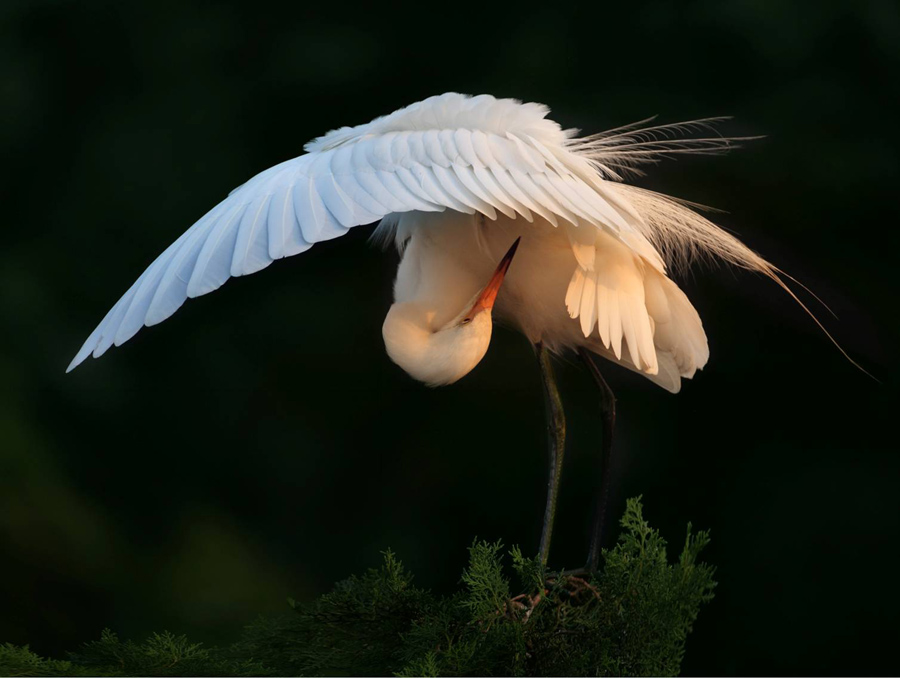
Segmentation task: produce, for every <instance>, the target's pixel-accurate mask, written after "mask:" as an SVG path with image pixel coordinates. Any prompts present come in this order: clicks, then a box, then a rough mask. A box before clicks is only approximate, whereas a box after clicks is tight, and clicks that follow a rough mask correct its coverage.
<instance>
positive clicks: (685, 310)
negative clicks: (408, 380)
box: [69, 93, 783, 567]
mask: <svg viewBox="0 0 900 678" xmlns="http://www.w3.org/2000/svg"><path fill="white" fill-rule="evenodd" d="M547 113H548V109H547V108H546V107H545V106H543V105H540V104H535V103H524V104H523V103H520V102H518V101H515V100H512V99H496V98H494V97H492V96H487V95H482V96H475V97H469V96H464V95H460V94H454V93H448V94H444V95H441V96H436V97H431V98H429V99H426V100H424V101H421V102H419V103H415V104H413V105H411V106H408V107H406V108H402V109H400V110H398V111H396V112H394V113H392V114H390V115H388V116H385V117H381V118H377V119H376V120H373V121H372V122H370V123H368V124H364V125H359V126H356V127H343V128H341V129H338V130H334V131H332V132H329V133H328V134H326V135H325V136H323V137H320V138H318V139H316V140H314V141H312V142H310V143H308V144H307V145H306V147H305V150H306V153H305V154H303V155H301V156H299V157H297V158H294V159H292V160H287V161H285V162H282V163H281V164H279V165H276V166H275V167H272V168H271V169H268V170H266V171H264V172H262V173H260V174H258V175H257V176H255V177H254V178H252V179H251V180H250V181H248V182H247V183H245V184H244V185H242V186H240V187H239V188H237V189H235V190H234V191H232V192H231V193H230V194H229V195H228V197H227V198H225V199H224V200H223V201H222V202H221V203H219V204H218V205H217V206H216V207H214V208H213V209H212V210H211V211H210V212H209V213H207V214H206V215H205V216H203V217H202V218H201V219H200V220H199V221H197V222H196V223H195V224H194V225H193V226H191V228H189V229H188V230H187V231H186V232H185V233H184V234H183V235H182V236H181V237H180V238H178V239H177V240H176V241H175V242H174V243H173V244H172V245H171V246H170V247H169V248H168V249H166V250H165V251H164V252H163V253H162V254H161V255H160V256H159V257H158V258H157V259H156V260H155V261H154V262H153V263H152V264H151V265H150V267H149V268H147V270H146V271H144V273H143V274H142V275H141V276H140V277H139V278H138V280H137V282H135V283H134V285H132V286H131V288H130V289H129V290H128V291H127V292H126V293H125V295H124V296H123V297H122V298H121V299H120V300H119V301H118V303H116V305H115V306H113V308H112V310H110V311H109V313H108V314H107V315H106V317H105V318H104V319H103V321H102V322H101V323H100V325H99V326H98V327H97V328H96V329H95V330H94V332H93V333H92V334H91V335H90V336H89V337H88V339H87V341H86V342H85V343H84V346H83V347H82V348H81V350H80V351H78V354H77V355H76V356H75V358H74V359H73V360H72V363H71V364H70V365H69V370H72V369H73V368H75V367H76V366H77V365H79V364H80V363H81V362H82V361H84V360H85V359H86V358H87V357H88V356H89V355H93V356H94V357H95V358H97V357H99V356H101V355H103V354H104V353H105V352H106V351H107V349H109V348H110V347H111V346H113V345H116V346H119V345H121V344H122V343H124V342H125V341H127V340H128V339H130V338H131V337H133V336H134V335H135V333H136V332H137V331H138V330H140V329H141V327H143V326H144V325H148V326H149V325H155V324H157V323H159V322H162V321H163V320H165V319H166V318H168V317H169V316H170V315H172V314H173V313H174V312H175V311H176V310H177V309H178V308H179V307H180V306H181V305H182V304H183V303H184V301H185V300H186V299H188V298H190V297H197V296H200V295H203V294H206V293H208V292H212V291H213V290H215V289H217V288H218V287H219V286H221V285H222V284H223V283H224V282H225V281H226V280H228V278H230V277H232V276H241V275H246V274H249V273H255V272H256V271H259V270H261V269H263V268H265V267H266V266H268V265H269V264H271V263H272V262H273V261H275V260H276V259H281V258H283V257H288V256H291V255H294V254H299V253H300V252H304V251H306V250H308V249H309V248H310V247H312V245H313V244H315V243H317V242H320V241H323V240H328V239H331V238H335V237H338V236H340V235H343V234H344V233H346V232H347V231H348V229H350V228H352V227H354V226H360V225H364V224H371V223H374V222H378V221H379V220H380V224H379V226H378V227H377V229H376V231H375V233H374V237H375V238H376V239H378V240H379V241H381V242H382V243H384V244H393V245H394V246H396V247H397V249H398V250H399V251H400V252H401V254H402V258H401V261H400V265H399V269H398V271H397V278H396V283H395V286H394V297H395V301H394V304H393V305H392V306H391V307H390V310H389V311H388V313H387V317H386V318H385V321H384V326H383V337H384V343H385V348H386V350H387V353H388V355H389V356H390V358H391V360H393V361H394V362H395V363H397V364H398V365H399V366H400V367H401V368H403V369H404V370H405V371H406V372H408V373H409V374H410V375H411V376H412V377H413V378H415V379H417V380H419V381H421V382H424V383H425V384H428V385H430V386H438V385H443V384H450V383H453V382H455V381H456V380H458V379H460V378H461V377H463V376H464V375H466V374H467V373H468V372H470V371H471V370H472V369H473V368H474V367H475V366H476V365H477V364H478V362H479V361H480V360H481V359H482V358H483V357H484V355H485V352H486V351H487V349H488V344H489V343H490V339H491V331H492V324H493V319H497V320H499V321H501V322H504V323H506V324H507V325H509V326H511V327H513V328H515V329H517V330H518V331H520V332H521V333H522V334H524V335H525V336H526V337H527V338H528V340H529V341H530V342H532V344H534V345H535V347H536V349H537V353H538V357H539V361H540V366H541V374H542V376H543V379H544V386H545V396H546V403H547V409H548V416H549V425H550V426H549V430H550V434H551V435H550V453H551V460H550V468H551V473H550V482H549V488H548V499H547V509H546V514H545V520H544V529H543V533H542V538H541V549H540V552H541V557H542V558H543V559H544V561H545V562H546V558H547V554H548V551H549V545H550V536H551V531H552V524H553V514H554V512H555V505H556V496H557V492H558V487H559V469H560V467H561V463H562V456H563V444H564V432H565V423H564V419H563V413H562V406H561V401H560V399H559V394H558V393H557V391H556V386H555V382H554V379H553V374H552V370H551V365H550V353H561V352H563V351H566V350H574V351H577V352H578V353H579V354H580V356H581V357H582V359H583V360H584V361H585V363H586V364H587V365H588V366H589V368H590V369H591V373H592V375H593V376H594V378H595V379H596V381H597V383H598V385H599V386H600V388H601V391H602V393H603V412H604V431H605V432H604V462H603V466H604V469H605V470H604V472H603V474H602V479H601V490H600V501H599V502H598V509H597V513H596V514H595V530H594V536H593V538H592V545H591V551H590V557H589V566H593V567H595V566H596V562H597V557H598V555H599V533H600V532H601V531H602V524H603V510H604V509H603V506H604V505H605V497H606V493H607V489H608V476H609V473H608V472H607V470H608V465H609V456H610V449H611V435H612V427H613V421H614V400H613V397H612V393H611V392H610V391H609V388H608V387H607V386H606V384H605V382H604V381H603V378H602V377H601V376H600V373H599V371H597V368H596V366H595V364H594V363H593V362H592V356H593V355H599V356H602V357H603V358H605V359H607V360H610V361H612V362H615V363H617V364H619V365H622V366H624V367H626V368H628V369H630V370H633V371H635V372H637V373H639V374H641V375H643V376H645V377H646V378H648V379H650V380H651V381H653V382H654V383H656V384H658V385H659V386H661V387H662V388H664V389H666V390H668V391H671V392H672V393H676V392H677V391H678V390H679V389H680V388H681V381H682V379H690V378H691V377H693V376H694V374H695V373H696V372H697V370H699V369H701V368H702V367H703V366H704V365H705V364H706V362H707V360H708V358H709V348H708V346H707V340H706V335H705V333H704V330H703V325H702V323H701V321H700V318H699V316H698V315H697V312H696V311H695V310H694V307H693V306H692V305H691V303H690V301H688V299H687V297H686V296H685V294H684V293H683V292H682V291H681V289H679V287H678V286H677V285H676V284H675V282H673V280H672V279H671V278H670V277H669V275H668V273H669V271H670V269H671V268H672V267H673V266H677V265H685V264H689V263H690V261H691V260H692V258H693V257H694V256H695V255H698V254H711V255H714V256H716V257H718V258H719V259H721V260H724V261H725V262H727V263H729V264H733V265H736V266H739V267H742V268H745V269H749V270H752V271H757V272H759V273H762V274H764V275H766V276H768V277H770V278H772V279H773V280H775V281H776V282H778V283H779V284H782V283H781V281H780V279H779V277H778V271H777V270H776V269H775V268H774V267H773V266H772V265H771V264H769V263H768V262H766V261H765V260H764V259H762V258H761V257H760V256H758V255H757V254H755V253H754V252H752V251H751V250H750V249H748V248H747V247H746V246H744V245H743V244H742V243H741V242H740V241H739V240H737V239H736V238H735V237H733V236H731V235H729V234H728V233H726V232H724V231H722V230H721V229H719V228H718V227H717V226H715V225H714V224H712V223H711V222H710V221H708V220H707V219H706V218H704V217H703V216H701V215H700V214H698V213H697V212H695V211H694V210H693V209H691V207H690V206H689V205H688V204H687V203H684V202H681V201H678V200H675V199H673V198H670V197H666V196H664V195H661V194H658V193H654V192H652V191H648V190H644V189H641V188H636V187H633V186H629V185H627V184H625V183H623V181H622V178H623V174H625V173H627V171H628V170H631V169H633V168H634V167H635V166H636V165H639V164H641V163H643V162H652V161H654V160H656V159H658V158H659V157H661V156H666V155H670V154H676V153H698V152H701V153H702V152H716V151H721V150H725V149H727V148H729V146H730V145H731V142H732V140H730V139H725V138H721V137H718V136H715V135H711V136H707V137H703V138H695V139H682V138H677V137H676V136H674V135H673V132H682V131H685V130H690V131H696V130H704V129H707V128H708V123H709V122H710V121H709V120H707V121H699V122H694V123H688V124H686V125H662V126H650V127H644V128H640V127H639V125H631V126H626V127H622V128H619V129H616V130H612V131H610V132H605V133H602V134H597V135H594V136H587V137H581V138H579V137H578V136H576V133H575V131H572V130H568V131H565V130H563V129H561V128H560V126H559V125H558V124H557V123H555V122H553V121H551V120H548V119H547V117H546V116H547ZM517 247H518V249H517ZM498 262H499V265H498ZM507 271H508V272H507ZM501 283H502V288H501ZM782 286H783V284H782ZM498 292H499V294H498Z"/></svg>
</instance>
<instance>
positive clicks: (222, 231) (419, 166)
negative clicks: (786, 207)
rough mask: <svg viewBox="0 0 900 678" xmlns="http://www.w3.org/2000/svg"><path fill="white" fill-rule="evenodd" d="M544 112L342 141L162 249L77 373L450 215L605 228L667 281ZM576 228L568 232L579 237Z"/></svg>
mask: <svg viewBox="0 0 900 678" xmlns="http://www.w3.org/2000/svg"><path fill="white" fill-rule="evenodd" d="M546 113H547V109H546V108H545V107H542V106H539V105H536V104H520V103H519V102H516V101H514V100H510V99H501V100H498V99H494V98H493V97H489V96H481V97H464V96H462V95H456V94H447V95H442V96H440V97H432V98H431V99H427V100H425V101H422V102H420V103H418V104H414V105H413V106H410V107H407V108H405V109H401V110H399V111H397V112H395V113H393V114H391V115H389V116H386V117H384V118H379V119H377V120H375V121H373V122H372V123H369V124H368V125H361V126H359V127H355V128H343V129H341V130H336V131H335V132H331V133H329V134H328V135H326V136H325V137H322V138H321V139H319V140H317V141H315V142H312V143H311V144H308V145H307V150H309V152H308V153H306V154H304V155H302V156H300V157H298V158H294V159H292V160H288V161H286V162H283V163H281V164H279V165H276V166H275V167H272V168H270V169H268V170H266V171H264V172H262V173H260V174H258V175H257V176H255V177H254V178H252V179H251V180H250V181H248V182H247V183H245V184H243V185H242V186H240V187H239V188H237V189H235V190H234V191H232V193H231V194H230V195H229V196H228V197H227V198H225V200H223V201H222V202H221V203H219V204H218V205H217V206H216V207H214V208H213V209H212V210H211V211H210V212H209V213H207V214H206V215H204V216H203V217H202V218H201V219H200V220H199V221H197V222H196V223H195V224H194V225H193V226H191V228H189V229H188V230H187V231H186V232H185V233H184V234H183V235H182V236H181V237H180V238H178V240H176V241H175V242H174V243H173V244H172V245H171V246H170V247H169V248H168V249H166V250H165V251H164V252H163V253H162V254H161V255H160V256H159V257H158V258H157V259H156V260H155V261H154V262H153V263H152V264H151V265H150V266H149V268H147V270H146V271H144V273H143V274H142V275H141V276H140V277H139V278H138V279H137V281H136V282H135V283H134V284H133V285H132V286H131V288H130V289H129V290H128V291H127V292H126V293H125V295H124V296H123V297H122V298H121V299H120V300H119V301H118V303H116V305H115V306H113V308H112V309H111V310H110V311H109V313H107V315H106V317H105V318H104V319H103V321H102V322H101V323H100V325H99V326H98V327H97V328H96V329H95V330H94V331H93V332H92V333H91V335H90V336H89V337H88V339H87V341H86V342H85V343H84V346H82V348H81V350H80V351H79V352H78V354H77V355H76V356H75V358H74V359H73V360H72V362H71V364H70V365H69V368H68V370H72V369H74V368H75V367H77V366H78V365H79V364H80V363H81V362H83V361H84V360H85V359H86V358H87V357H88V356H89V355H93V356H94V357H95V358H97V357H100V356H101V355H103V353H105V352H106V351H107V350H108V349H109V348H110V347H111V346H113V345H116V346H119V345H121V344H122V343H124V342H126V341H128V340H129V339H130V338H131V337H133V336H134V335H135V334H136V333H137V332H138V330H140V329H141V327H143V326H145V325H147V326H149V325H155V324H156V323H160V322H162V321H163V320H165V319H166V318H168V317H169V316H171V315H172V314H173V313H174V312H175V311H176V310H178V308H179V307H180V306H181V305H182V304H183V303H184V302H185V300H186V299H188V298H192V297H198V296H200V295H203V294H207V293H208V292H212V291H213V290H215V289H217V288H219V287H220V286H221V285H222V284H223V283H224V282H225V281H226V280H228V278H230V277H232V276H241V275H247V274H250V273H255V272H256V271H259V270H261V269H263V268H265V267H266V266H268V265H269V264H271V263H272V262H273V261H275V260H276V259H281V258H283V257H288V256H292V255H294V254H299V253H300V252H304V251H306V250H307V249H309V248H310V247H312V245H314V244H315V243H317V242H321V241H323V240H329V239H331V238H336V237H338V236H340V235H343V234H344V233H346V232H347V231H348V230H349V229H350V228H352V227H354V226H359V225H363V224H370V223H373V222H376V221H378V220H379V219H381V218H382V217H384V216H385V215H387V214H391V213H399V212H409V211H413V210H421V211H426V212H434V211H443V210H446V209H451V210H456V211H459V212H465V213H469V214H474V213H475V212H480V213H482V214H484V215H485V216H486V217H488V218H489V219H496V217H497V212H501V213H503V214H505V215H507V216H509V217H511V218H515V217H516V216H522V217H524V218H525V219H527V220H528V221H532V220H533V215H534V214H537V215H539V216H540V217H543V218H544V219H546V220H547V221H548V222H550V223H551V224H553V225H554V226H557V225H559V223H560V222H562V223H566V222H568V223H566V225H567V226H568V225H569V224H571V225H574V226H578V227H582V226H584V227H587V228H591V227H593V228H600V229H603V230H604V231H605V232H607V233H609V234H610V235H612V236H613V237H615V238H616V239H618V240H619V241H620V242H622V243H623V244H625V245H626V246H628V247H629V248H631V249H632V250H633V251H635V252H636V253H637V254H639V255H641V256H642V257H644V259H645V260H647V261H648V262H650V264H651V265H653V266H655V267H657V268H659V269H660V270H662V267H663V264H662V261H661V260H660V258H659V255H658V254H657V252H656V250H655V249H654V248H653V247H652V246H651V245H650V243H649V242H648V241H647V239H646V238H645V237H644V236H643V235H642V234H641V232H640V226H639V223H640V222H641V217H640V216H638V215H637V213H636V212H635V211H634V210H633V209H632V208H631V207H630V205H629V204H628V202H627V201H625V200H623V199H622V198H621V196H620V194H617V193H616V192H614V190H611V188H610V187H609V186H608V185H607V184H606V182H605V181H604V180H603V179H602V178H601V176H600V174H599V173H598V171H597V170H596V168H595V167H592V166H591V165H590V164H589V162H588V161H587V160H586V159H584V158H582V157H580V156H578V155H576V154H574V153H572V152H570V151H569V150H568V149H567V146H566V144H567V141H568V139H569V137H570V136H571V135H570V134H569V133H567V132H563V131H562V130H561V129H560V128H559V126H558V125H557V124H556V123H553V122H552V121H550V120H546V119H545V115H546ZM570 228H571V227H570Z"/></svg>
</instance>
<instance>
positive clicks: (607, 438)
mask: <svg viewBox="0 0 900 678" xmlns="http://www.w3.org/2000/svg"><path fill="white" fill-rule="evenodd" d="M578 355H579V356H580V357H581V360H582V361H583V362H584V364H585V365H586V366H587V368H588V372H590V373H591V376H592V377H593V378H594V383H596V384H597V388H599V389H600V413H601V414H602V415H603V447H602V449H601V452H600V453H601V455H602V456H601V459H600V488H599V490H598V491H597V495H596V496H597V503H596V506H595V507H594V519H593V524H592V525H591V541H590V546H589V547H588V559H587V565H586V566H585V569H587V571H588V572H591V573H593V572H596V571H597V567H598V566H599V564H600V547H601V540H602V539H603V536H604V527H605V524H606V506H607V503H608V501H609V486H610V466H611V461H612V443H613V429H614V428H615V425H616V397H615V396H614V395H613V392H612V389H611V388H610V387H609V384H607V383H606V379H604V378H603V375H602V374H600V370H599V369H598V368H597V365H596V363H594V359H593V358H592V357H591V354H590V352H589V351H588V350H587V349H585V348H583V347H581V348H579V349H578Z"/></svg>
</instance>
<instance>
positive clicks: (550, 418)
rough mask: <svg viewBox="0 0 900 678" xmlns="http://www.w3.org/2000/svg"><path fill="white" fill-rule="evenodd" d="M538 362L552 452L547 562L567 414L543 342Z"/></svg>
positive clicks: (544, 545) (544, 542)
mask: <svg viewBox="0 0 900 678" xmlns="http://www.w3.org/2000/svg"><path fill="white" fill-rule="evenodd" d="M535 351H536V353H537V358H538V364H539V366H540V368H541V383H542V384H543V386H544V410H545V412H546V417H547V450H548V453H549V455H548V456H549V476H548V479H547V507H546V509H545V510H544V526H543V528H542V529H541V546H540V557H541V563H542V564H544V565H546V564H547V558H548V557H549V555H550V538H551V537H552V536H553V520H554V518H555V517H556V500H557V497H558V496H559V481H560V476H561V472H562V464H563V455H564V454H565V451H566V416H565V414H564V413H563V407H562V399H561V398H560V397H559V390H558V389H557V387H556V378H555V377H554V376H553V367H552V365H551V364H550V351H548V350H547V347H546V346H544V344H543V342H538V343H537V344H535Z"/></svg>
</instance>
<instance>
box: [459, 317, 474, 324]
mask: <svg viewBox="0 0 900 678" xmlns="http://www.w3.org/2000/svg"><path fill="white" fill-rule="evenodd" d="M470 322H472V319H471V318H463V319H462V320H461V321H460V323H459V324H460V325H468V324H469V323H470Z"/></svg>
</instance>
